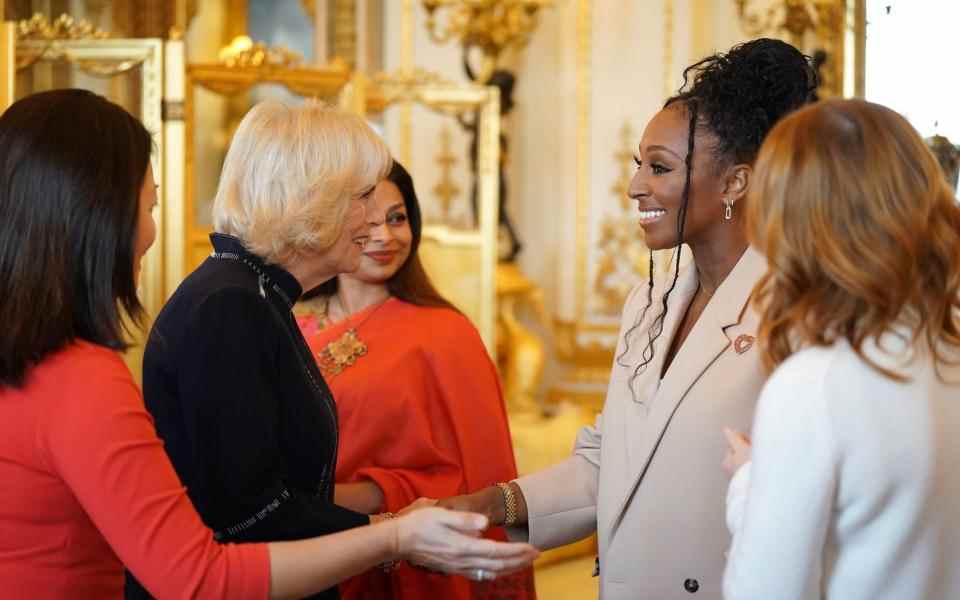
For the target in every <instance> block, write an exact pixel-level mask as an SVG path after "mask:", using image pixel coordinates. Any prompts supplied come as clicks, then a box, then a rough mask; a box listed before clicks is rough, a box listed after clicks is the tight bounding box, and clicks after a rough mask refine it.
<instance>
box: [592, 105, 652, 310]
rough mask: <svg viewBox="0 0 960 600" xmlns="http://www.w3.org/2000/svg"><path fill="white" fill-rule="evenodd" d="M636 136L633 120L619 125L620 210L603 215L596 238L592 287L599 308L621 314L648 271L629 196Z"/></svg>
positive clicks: (617, 186)
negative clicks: (638, 282)
mask: <svg viewBox="0 0 960 600" xmlns="http://www.w3.org/2000/svg"><path fill="white" fill-rule="evenodd" d="M635 139H636V135H635V134H634V131H633V128H632V127H631V126H630V123H629V122H628V123H624V125H623V127H622V128H621V129H620V140H621V145H620V148H619V149H618V150H617V151H616V152H614V158H616V160H617V162H618V163H619V164H620V176H619V177H617V180H616V181H615V182H614V184H613V186H612V187H611V189H610V191H611V193H613V194H614V195H615V196H616V197H617V199H618V200H619V204H620V210H619V212H618V214H615V215H608V216H607V217H605V218H604V220H603V223H602V225H601V228H600V239H599V240H597V251H598V254H599V258H598V261H597V271H596V274H595V275H594V284H593V291H594V295H595V296H596V299H597V312H598V313H599V314H602V315H605V316H616V315H619V314H620V311H621V310H622V309H623V303H624V301H625V300H626V299H627V294H629V293H630V290H631V289H632V288H633V286H634V285H635V284H636V283H637V280H638V278H639V277H641V276H644V275H648V274H649V265H648V264H647V260H648V257H647V252H646V247H645V246H644V245H643V244H641V243H638V242H637V233H638V232H637V225H636V221H635V219H633V218H631V214H630V198H629V197H628V196H627V189H628V187H629V185H630V173H631V170H632V165H633V145H632V144H633V141H634V140H635Z"/></svg>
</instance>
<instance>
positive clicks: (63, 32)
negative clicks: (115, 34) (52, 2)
mask: <svg viewBox="0 0 960 600" xmlns="http://www.w3.org/2000/svg"><path fill="white" fill-rule="evenodd" d="M109 36H110V34H109V33H107V32H106V31H103V30H101V29H99V28H97V27H94V26H93V24H91V23H90V22H89V21H86V20H84V19H74V18H73V17H71V16H70V15H60V16H59V17H57V18H56V19H54V20H53V21H50V19H48V18H47V16H46V15H42V14H40V13H36V14H34V15H33V16H32V17H31V18H29V19H25V20H23V21H19V22H18V23H17V39H18V40H41V41H47V42H51V41H55V40H102V39H104V38H107V37H109Z"/></svg>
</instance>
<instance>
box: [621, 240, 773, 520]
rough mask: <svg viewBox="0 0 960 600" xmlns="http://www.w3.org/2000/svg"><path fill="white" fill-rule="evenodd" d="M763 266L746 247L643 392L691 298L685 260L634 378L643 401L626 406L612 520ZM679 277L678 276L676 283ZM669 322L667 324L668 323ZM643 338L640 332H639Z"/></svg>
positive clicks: (724, 342)
mask: <svg viewBox="0 0 960 600" xmlns="http://www.w3.org/2000/svg"><path fill="white" fill-rule="evenodd" d="M765 270H766V261H765V259H764V258H763V256H761V255H760V254H759V253H757V252H756V251H754V250H753V249H752V248H748V249H747V250H746V251H745V252H744V254H743V256H741V257H740V260H739V261H738V262H737V264H736V266H735V267H734V268H733V271H731V272H730V274H729V275H728V276H727V278H726V279H725V280H724V282H723V283H722V284H721V285H720V287H719V288H718V289H717V291H716V293H715V294H714V296H713V298H711V299H710V302H709V303H708V304H707V307H706V308H705V309H704V311H703V313H702V314H701V315H700V318H699V319H698V320H697V323H696V325H695V326H694V328H693V330H692V331H691V332H690V334H689V336H688V337H687V339H686V340H685V342H684V344H683V346H681V347H680V350H679V351H678V352H677V354H676V356H675V357H674V359H673V362H672V363H671V365H670V368H669V369H668V371H667V373H666V375H665V377H664V378H663V381H662V382H661V383H660V388H659V390H658V391H656V393H654V394H649V395H646V396H644V394H643V390H642V389H641V386H647V387H646V389H655V388H651V387H650V386H655V385H656V381H657V379H658V378H659V375H660V372H661V370H662V365H663V360H664V355H665V354H666V352H667V347H668V346H669V343H668V342H669V341H670V340H672V339H673V336H674V334H675V332H676V330H677V327H678V326H679V324H680V320H681V319H682V317H683V313H684V312H685V309H686V307H687V304H688V303H689V300H690V297H691V296H692V295H693V294H694V292H695V291H696V287H697V274H696V267H695V266H694V265H692V264H691V265H690V267H689V268H688V269H687V272H686V273H685V275H686V277H685V280H684V284H683V288H682V289H678V290H675V291H680V292H681V293H680V294H678V295H677V296H676V300H675V301H674V300H673V298H671V300H670V311H669V313H668V314H670V313H672V314H670V316H669V317H668V321H667V323H666V324H665V326H664V330H663V335H662V336H661V338H660V340H658V341H659V342H660V343H659V344H657V350H656V352H657V355H658V358H656V359H654V360H653V361H652V362H651V364H650V366H651V367H656V368H655V369H648V372H647V373H646V374H645V375H644V376H643V377H641V378H640V379H641V380H642V381H637V384H636V385H637V391H638V394H637V397H638V398H640V399H641V400H642V401H643V403H641V402H637V401H632V402H630V404H631V406H630V407H629V408H628V410H627V418H625V419H624V423H625V425H626V427H627V431H626V439H627V444H628V469H629V473H627V481H628V484H627V486H626V489H625V494H624V495H623V497H622V499H620V504H619V506H618V508H617V510H616V511H615V512H613V513H611V514H612V516H613V518H614V523H615V522H616V520H617V519H618V518H619V517H620V516H621V515H622V514H623V511H624V510H626V507H627V505H628V504H629V502H630V498H631V496H632V495H633V492H634V490H635V489H636V487H637V486H638V485H639V484H640V482H641V481H642V479H643V476H644V473H645V472H646V470H647V467H648V466H649V464H650V461H651V459H652V458H653V455H654V454H655V453H656V450H657V447H658V446H659V444H660V440H661V439H662V438H663V435H664V433H665V432H666V429H667V427H668V426H669V425H670V421H671V419H672V418H673V415H674V414H675V413H676V411H677V409H678V408H679V406H680V404H681V402H682V401H683V398H684V397H685V396H686V394H687V392H688V391H689V390H690V388H691V387H693V385H694V384H695V383H696V382H697V380H698V379H699V378H700V376H701V375H702V374H703V373H704V371H706V370H707V368H709V367H710V365H711V364H713V362H714V361H715V360H716V359H717V357H719V356H720V355H721V354H722V353H723V352H724V351H725V350H726V349H727V348H728V347H729V346H730V345H731V343H732V342H733V340H731V339H729V338H728V337H727V333H726V329H727V328H728V327H730V326H731V325H736V324H738V323H740V320H741V318H742V317H743V315H744V311H745V309H746V307H747V303H748V301H749V299H750V292H751V291H752V290H753V286H754V284H755V283H756V282H757V280H758V279H759V278H760V276H761V275H762V274H763V273H764V271H765ZM679 287H680V282H679V281H678V288H679ZM667 325H669V327H668V326H667ZM644 339H645V336H644Z"/></svg>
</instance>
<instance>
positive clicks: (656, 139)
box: [629, 104, 735, 250]
mask: <svg viewBox="0 0 960 600" xmlns="http://www.w3.org/2000/svg"><path fill="white" fill-rule="evenodd" d="M689 131H690V117H689V114H688V113H687V111H686V109H685V108H684V107H683V105H681V104H673V105H670V106H668V107H667V108H664V109H663V110H661V111H660V112H658V113H657V114H656V115H655V116H654V117H653V119H651V120H650V123H649V124H647V128H646V130H644V132H643V139H642V140H641V141H640V149H639V155H638V157H637V159H636V161H637V171H636V173H635V174H634V176H633V179H632V180H631V181H630V188H629V195H630V197H631V198H632V199H634V200H636V201H637V209H638V210H639V212H640V226H641V227H643V231H644V233H645V236H646V237H645V241H646V244H647V247H649V248H650V249H651V250H663V249H666V248H672V247H674V246H676V245H677V232H678V229H677V219H678V217H679V216H680V207H681V205H682V204H683V187H684V181H685V178H686V170H687V167H686V164H685V160H686V156H687V148H688V141H689V137H688V136H689ZM714 144H715V140H714V139H713V136H712V134H710V133H709V132H707V131H706V130H705V129H704V127H703V126H702V125H700V126H698V127H697V131H696V137H695V149H694V152H693V171H692V172H691V178H690V191H689V200H688V204H687V215H686V225H685V227H684V236H683V237H684V241H685V242H690V243H691V244H693V243H695V242H696V241H697V240H700V239H704V238H706V237H709V236H710V235H712V234H714V233H715V232H718V231H719V232H720V233H721V235H722V231H723V230H722V229H720V228H722V227H724V222H723V198H724V192H725V191H726V187H727V183H726V173H718V169H717V165H716V159H715V157H714V152H713V148H714ZM730 199H731V200H735V198H733V197H731V198H730Z"/></svg>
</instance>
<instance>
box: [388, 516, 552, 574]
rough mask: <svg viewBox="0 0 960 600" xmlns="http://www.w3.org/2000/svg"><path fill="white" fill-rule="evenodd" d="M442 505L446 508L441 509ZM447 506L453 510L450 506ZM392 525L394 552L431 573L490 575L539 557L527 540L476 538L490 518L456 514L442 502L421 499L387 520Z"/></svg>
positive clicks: (527, 564) (505, 571) (524, 564)
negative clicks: (394, 543) (393, 529)
mask: <svg viewBox="0 0 960 600" xmlns="http://www.w3.org/2000/svg"><path fill="white" fill-rule="evenodd" d="M444 504H446V505H447V506H446V507H442V506H443V505H444ZM451 509H453V510H451ZM390 522H391V523H393V524H394V526H395V527H396V540H397V542H396V543H397V555H398V556H401V557H402V558H403V559H405V560H406V561H407V562H409V563H410V564H412V565H414V566H417V567H420V568H425V569H427V570H431V571H439V572H442V573H448V574H457V575H463V576H464V577H468V578H470V579H474V580H487V579H495V578H496V577H498V576H501V575H507V574H509V573H513V572H514V571H519V570H520V569H523V568H525V567H527V566H529V565H530V564H531V563H532V562H533V561H534V560H535V559H536V558H537V556H539V551H538V550H537V549H536V548H534V547H533V546H531V545H530V544H523V543H507V542H498V541H494V540H490V539H485V538H483V537H481V534H482V533H483V532H484V530H486V529H487V527H488V525H489V523H490V519H489V517H488V516H487V515H484V514H478V513H476V512H460V507H457V506H453V505H450V503H449V502H448V501H447V500H444V501H441V502H439V503H438V502H437V501H436V500H433V499H429V498H421V499H419V500H417V501H416V502H413V503H412V504H410V505H409V506H407V507H406V508H404V509H403V510H402V511H400V513H399V514H398V515H397V518H396V519H394V520H391V521H390Z"/></svg>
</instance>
